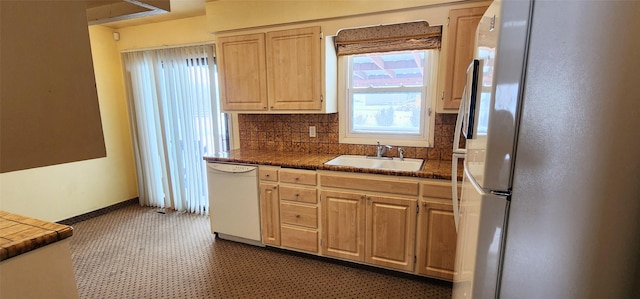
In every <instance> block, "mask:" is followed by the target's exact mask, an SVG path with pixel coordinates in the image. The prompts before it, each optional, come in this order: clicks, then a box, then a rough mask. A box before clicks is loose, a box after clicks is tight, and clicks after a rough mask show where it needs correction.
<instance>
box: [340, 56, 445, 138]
mask: <svg viewBox="0 0 640 299" xmlns="http://www.w3.org/2000/svg"><path fill="white" fill-rule="evenodd" d="M437 58H438V50H409V51H395V52H385V53H367V54H358V55H347V56H343V57H341V58H340V64H342V65H341V67H340V69H341V71H340V74H339V75H338V79H339V80H340V82H343V84H344V89H343V90H341V97H340V98H342V99H343V100H341V112H343V113H341V115H340V119H341V124H340V127H341V132H340V142H341V143H356V144H375V142H376V140H380V141H382V142H384V143H387V144H395V145H404V146H429V145H430V144H432V142H430V141H432V140H433V137H432V136H433V133H432V131H433V130H432V128H433V117H431V114H432V113H431V112H432V110H433V107H434V100H433V99H434V98H435V88H434V87H435V80H434V79H435V72H436V70H437ZM340 75H342V76H340Z"/></svg>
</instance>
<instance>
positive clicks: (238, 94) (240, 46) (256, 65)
mask: <svg viewBox="0 0 640 299" xmlns="http://www.w3.org/2000/svg"><path fill="white" fill-rule="evenodd" d="M217 55H218V71H219V73H220V76H219V79H220V98H221V103H222V109H223V110H267V72H266V62H265V41H264V34H262V33H259V34H249V35H239V36H229V37H221V38H219V39H218V52H217Z"/></svg>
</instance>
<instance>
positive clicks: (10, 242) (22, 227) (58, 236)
mask: <svg viewBox="0 0 640 299" xmlns="http://www.w3.org/2000/svg"><path fill="white" fill-rule="evenodd" d="M0 227H1V229H0V261H4V260H7V259H10V258H12V257H15V256H18V255H21V254H24V253H27V252H29V251H32V250H35V249H38V248H40V247H44V246H46V245H49V244H52V243H55V242H58V241H61V240H64V239H66V238H69V237H71V236H72V235H73V227H71V226H68V225H63V224H58V223H53V222H47V221H43V220H39V219H35V218H31V217H27V216H22V215H17V214H12V213H8V212H4V211H0Z"/></svg>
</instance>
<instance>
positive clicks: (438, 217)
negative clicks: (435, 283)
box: [417, 201, 458, 280]
mask: <svg viewBox="0 0 640 299" xmlns="http://www.w3.org/2000/svg"><path fill="white" fill-rule="evenodd" d="M418 227H419V228H420V229H419V231H418V246H417V248H418V254H417V256H418V269H417V272H418V274H424V275H426V276H430V277H435V278H440V279H446V280H453V274H454V261H455V256H456V242H457V238H458V235H457V233H456V228H455V224H454V220H453V206H452V205H451V204H450V203H444V202H435V201H423V202H422V203H421V209H420V215H419V220H418Z"/></svg>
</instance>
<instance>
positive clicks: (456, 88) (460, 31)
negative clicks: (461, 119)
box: [442, 6, 488, 109]
mask: <svg viewBox="0 0 640 299" xmlns="http://www.w3.org/2000/svg"><path fill="white" fill-rule="evenodd" d="M487 7H488V6H481V7H472V8H461V9H452V10H450V11H449V25H448V30H447V62H446V70H445V81H444V91H443V101H444V103H443V106H442V107H443V108H444V109H458V107H459V106H460V100H461V99H462V92H463V90H464V85H465V81H466V72H467V67H468V66H469V63H471V61H472V60H473V55H474V53H473V52H474V45H475V35H476V28H477V27H478V23H480V19H481V18H482V15H483V14H484V12H485V11H486V10H487Z"/></svg>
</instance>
